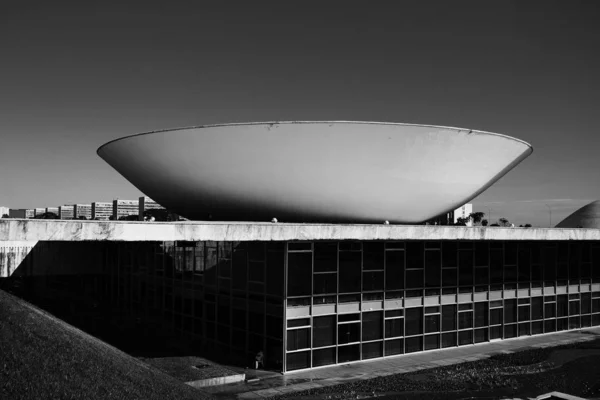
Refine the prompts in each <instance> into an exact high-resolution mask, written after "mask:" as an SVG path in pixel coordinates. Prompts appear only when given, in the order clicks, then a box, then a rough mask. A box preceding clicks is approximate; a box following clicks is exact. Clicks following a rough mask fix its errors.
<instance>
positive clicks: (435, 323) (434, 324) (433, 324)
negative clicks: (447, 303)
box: [425, 315, 440, 333]
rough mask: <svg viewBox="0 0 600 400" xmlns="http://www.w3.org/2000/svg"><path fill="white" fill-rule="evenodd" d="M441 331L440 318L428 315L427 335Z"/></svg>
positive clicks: (426, 317)
mask: <svg viewBox="0 0 600 400" xmlns="http://www.w3.org/2000/svg"><path fill="white" fill-rule="evenodd" d="M439 331H440V316H439V315H426V316H425V333H431V332H439Z"/></svg>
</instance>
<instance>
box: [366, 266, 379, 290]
mask: <svg viewBox="0 0 600 400" xmlns="http://www.w3.org/2000/svg"><path fill="white" fill-rule="evenodd" d="M363 290H364V291H369V290H383V271H368V272H363Z"/></svg>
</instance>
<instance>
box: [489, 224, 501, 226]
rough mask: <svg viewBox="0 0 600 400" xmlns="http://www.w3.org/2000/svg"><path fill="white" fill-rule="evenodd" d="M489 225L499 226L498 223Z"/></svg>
mask: <svg viewBox="0 0 600 400" xmlns="http://www.w3.org/2000/svg"><path fill="white" fill-rule="evenodd" d="M490 226H500V225H498V224H491V225H490Z"/></svg>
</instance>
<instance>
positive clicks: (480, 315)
mask: <svg viewBox="0 0 600 400" xmlns="http://www.w3.org/2000/svg"><path fill="white" fill-rule="evenodd" d="M487 325H488V303H487V302H485V303H484V302H481V303H475V327H476V328H477V327H482V326H487Z"/></svg>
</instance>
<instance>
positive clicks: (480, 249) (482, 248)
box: [475, 241, 488, 267]
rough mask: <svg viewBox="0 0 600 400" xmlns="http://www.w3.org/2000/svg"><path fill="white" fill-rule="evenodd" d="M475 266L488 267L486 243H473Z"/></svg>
mask: <svg viewBox="0 0 600 400" xmlns="http://www.w3.org/2000/svg"><path fill="white" fill-rule="evenodd" d="M475 266H477V267H482V266H486V267H487V266H488V243H487V242H479V241H477V242H475Z"/></svg>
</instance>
